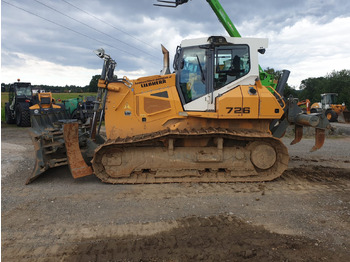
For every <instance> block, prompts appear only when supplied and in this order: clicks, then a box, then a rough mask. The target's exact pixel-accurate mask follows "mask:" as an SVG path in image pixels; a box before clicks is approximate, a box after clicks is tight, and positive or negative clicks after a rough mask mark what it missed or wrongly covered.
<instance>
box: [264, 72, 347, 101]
mask: <svg viewBox="0 0 350 262" xmlns="http://www.w3.org/2000/svg"><path fill="white" fill-rule="evenodd" d="M265 71H266V72H267V73H269V74H272V75H274V77H275V79H279V77H280V76H281V74H282V71H279V70H277V71H275V70H274V69H273V68H268V69H267V70H265ZM324 93H337V94H338V101H337V102H338V104H341V103H345V105H347V107H350V70H347V69H343V70H340V71H333V72H331V73H328V74H327V75H325V76H322V77H310V78H307V79H304V80H303V81H301V84H300V87H299V90H297V89H295V88H293V87H291V86H290V85H288V84H287V85H286V87H285V90H284V94H283V95H284V97H289V96H290V95H292V96H293V97H296V98H298V99H299V101H303V100H305V99H309V100H310V101H311V103H315V102H320V101H321V94H324Z"/></svg>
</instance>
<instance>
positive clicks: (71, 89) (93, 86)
mask: <svg viewBox="0 0 350 262" xmlns="http://www.w3.org/2000/svg"><path fill="white" fill-rule="evenodd" d="M100 77H101V75H95V76H93V77H92V78H91V80H90V83H89V85H86V86H76V85H65V86H51V85H32V88H33V89H38V90H45V92H52V93H86V92H91V93H93V92H97V82H98V80H99V79H100ZM11 84H12V83H8V84H5V83H1V92H8V91H9V87H10V85H11Z"/></svg>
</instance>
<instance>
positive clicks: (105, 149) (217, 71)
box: [27, 0, 329, 184]
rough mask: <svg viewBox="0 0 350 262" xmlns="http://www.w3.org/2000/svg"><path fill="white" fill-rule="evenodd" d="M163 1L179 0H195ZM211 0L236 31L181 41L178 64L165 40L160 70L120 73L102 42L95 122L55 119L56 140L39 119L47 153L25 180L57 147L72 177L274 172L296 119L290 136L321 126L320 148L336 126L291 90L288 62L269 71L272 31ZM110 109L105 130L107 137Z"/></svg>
mask: <svg viewBox="0 0 350 262" xmlns="http://www.w3.org/2000/svg"><path fill="white" fill-rule="evenodd" d="M159 2H161V4H160V5H162V3H164V2H165V3H166V4H169V3H172V4H173V5H174V6H173V7H176V6H178V5H180V4H184V3H187V2H188V1H184V0H180V1H179V0H177V1H175V2H173V1H159ZM207 2H208V3H209V4H210V6H211V7H212V8H213V10H214V11H215V13H216V14H219V15H218V18H219V20H220V21H221V22H222V24H223V25H224V26H225V28H228V29H229V30H228V32H229V35H230V36H210V37H205V38H197V39H185V40H183V41H182V42H181V44H180V45H179V46H178V47H177V49H176V53H175V57H174V63H173V67H174V72H173V73H171V72H170V62H169V61H170V60H169V52H168V50H167V49H166V48H165V47H164V46H162V52H163V60H164V65H163V69H162V70H161V73H160V74H159V75H153V76H146V77H141V78H138V79H134V80H131V79H129V78H127V77H125V76H124V77H123V78H118V77H117V76H115V75H114V70H115V67H116V62H115V60H113V59H112V58H111V56H110V55H108V54H106V53H105V51H104V50H103V49H99V50H96V51H95V53H96V55H97V56H98V57H100V58H101V59H103V67H102V73H101V78H100V80H99V81H98V94H97V101H98V102H97V103H95V107H94V115H93V118H92V121H91V125H90V126H89V127H88V128H84V127H82V126H80V124H79V123H77V122H71V121H70V120H61V121H58V122H59V124H58V126H57V127H55V126H54V125H56V124H55V123H54V122H55V120H54V119H53V118H52V119H50V121H47V122H48V123H50V124H49V125H47V126H46V127H47V128H46V130H47V131H49V132H56V133H57V134H58V136H59V138H57V139H52V136H47V135H43V134H44V133H45V132H43V131H42V128H41V126H40V125H38V126H37V127H36V129H37V131H38V132H37V134H38V135H37V136H36V137H34V140H36V141H38V140H41V144H39V143H37V145H36V149H37V151H36V152H37V159H39V160H37V164H36V167H35V168H34V171H33V173H32V174H31V175H30V177H29V178H28V180H27V183H30V182H31V181H33V180H34V179H35V178H36V177H38V176H39V175H40V174H41V173H43V172H44V171H46V170H48V169H49V168H51V167H52V166H50V164H49V163H50V161H53V160H54V159H56V158H55V155H57V159H59V158H61V159H63V161H64V162H63V163H64V164H68V165H69V167H70V171H71V173H72V175H73V177H74V178H78V177H83V176H87V175H91V174H95V175H96V176H97V177H98V178H99V179H100V180H101V181H103V182H106V183H112V184H145V183H177V182H205V183H210V182H214V183H218V182H256V181H270V180H273V179H275V178H277V177H279V176H281V175H282V173H283V172H284V171H285V170H286V169H287V167H288V162H289V155H288V150H287V147H286V146H285V145H284V144H283V143H282V141H281V139H280V138H281V137H282V136H283V135H284V133H285V131H286V128H287V127H288V126H289V125H294V126H295V138H294V140H293V141H292V144H295V143H298V142H299V141H300V140H301V139H302V135H303V127H304V126H311V127H314V128H315V129H316V132H315V145H314V147H313V148H312V149H311V151H315V150H318V149H320V148H321V147H322V145H323V143H324V140H325V130H326V129H327V128H329V122H328V120H327V118H326V117H325V115H324V114H322V113H312V114H305V113H303V112H302V110H301V109H300V108H299V107H298V99H295V98H293V97H289V98H284V97H283V90H284V87H285V85H286V82H287V80H288V77H289V73H290V72H289V71H288V70H284V71H283V74H282V76H281V78H280V79H279V80H278V81H275V80H273V79H272V78H271V77H269V76H267V74H265V73H264V72H262V70H261V67H260V66H259V63H258V58H259V54H263V53H265V50H266V48H267V47H268V40H267V39H264V38H242V37H240V35H236V30H233V32H231V31H230V30H231V29H232V28H234V26H233V24H232V22H231V20H229V18H228V16H227V15H226V13H225V11H224V10H223V8H222V6H221V5H220V4H219V2H218V1H216V0H215V1H207ZM43 116H44V115H42V114H41V115H40V114H38V117H39V119H40V118H41V117H43ZM102 116H104V119H105V130H106V139H102V137H101V136H100V128H101V121H98V120H99V119H100V120H101V119H102ZM56 122H57V121H56ZM55 128H56V129H55ZM83 138H84V139H83ZM43 144H45V145H46V147H45V145H44V146H43ZM44 148H49V152H50V155H51V157H50V159H45V157H44V158H43V157H41V156H45V155H47V154H46V153H45V152H43V149H44ZM56 152H57V153H56ZM38 156H39V157H38Z"/></svg>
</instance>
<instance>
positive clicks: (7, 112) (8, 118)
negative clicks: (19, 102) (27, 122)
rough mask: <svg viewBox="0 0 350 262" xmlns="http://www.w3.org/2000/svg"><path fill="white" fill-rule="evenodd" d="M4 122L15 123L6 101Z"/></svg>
mask: <svg viewBox="0 0 350 262" xmlns="http://www.w3.org/2000/svg"><path fill="white" fill-rule="evenodd" d="M5 122H6V124H9V125H11V124H14V123H15V119H13V118H12V114H11V109H10V104H9V103H6V105H5Z"/></svg>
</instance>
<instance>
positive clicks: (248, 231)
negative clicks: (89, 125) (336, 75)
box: [1, 128, 350, 261]
mask: <svg viewBox="0 0 350 262" xmlns="http://www.w3.org/2000/svg"><path fill="white" fill-rule="evenodd" d="M24 130H25V129H24ZM290 140H291V139H290ZM284 142H285V143H286V144H288V142H290V141H289V140H288V139H287V140H286V141H284ZM303 143H304V144H303V145H297V147H289V148H288V149H289V151H290V155H291V162H290V166H289V168H288V170H287V171H285V172H284V174H283V175H282V177H280V178H278V179H277V180H275V181H273V182H267V183H227V184H208V183H202V184H196V183H192V184H190V183H183V184H163V185H107V184H103V183H101V182H100V181H99V180H98V179H97V178H96V177H93V176H90V177H85V178H82V179H78V180H73V178H72V177H71V176H70V174H69V170H68V168H67V167H60V168H57V169H55V170H52V172H50V173H47V174H45V175H43V176H42V177H40V178H39V179H38V180H36V181H35V182H34V183H33V184H30V185H28V186H25V185H24V182H25V180H26V177H27V176H28V175H29V173H30V172H31V169H32V167H33V163H34V158H33V157H34V156H32V155H31V154H33V148H32V145H31V141H30V138H29V136H27V135H26V133H23V129H17V128H14V129H12V128H9V129H8V128H3V129H2V160H1V161H2V185H1V186H2V203H1V207H2V214H1V215H2V225H1V227H2V228H1V229H2V236H1V237H2V254H1V257H2V260H3V261H199V260H203V261H348V258H349V257H350V240H349V239H350V164H349V148H350V147H349V146H350V140H349V138H348V137H343V138H335V139H333V138H332V139H327V140H326V143H325V146H324V151H319V152H316V153H315V154H309V153H308V149H309V148H311V147H312V144H313V140H311V139H305V140H303Z"/></svg>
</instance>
